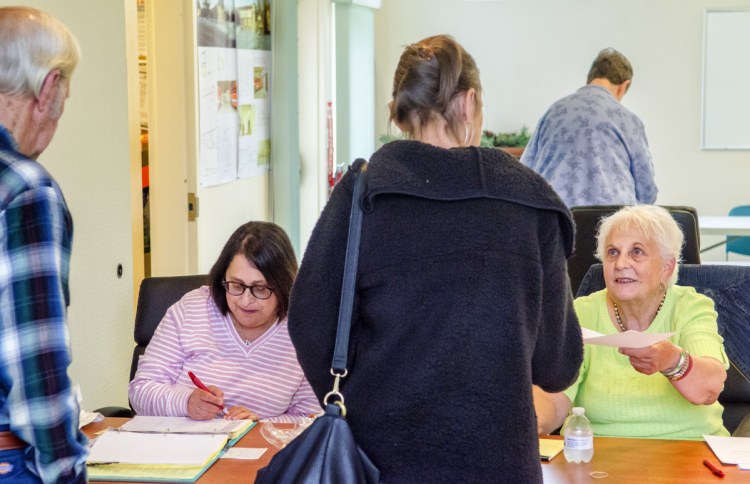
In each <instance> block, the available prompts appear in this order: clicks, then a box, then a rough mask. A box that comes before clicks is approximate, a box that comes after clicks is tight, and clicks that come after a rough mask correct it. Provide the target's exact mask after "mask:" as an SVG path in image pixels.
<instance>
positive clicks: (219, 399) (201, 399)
mask: <svg viewBox="0 0 750 484" xmlns="http://www.w3.org/2000/svg"><path fill="white" fill-rule="evenodd" d="M206 388H207V389H208V391H206V390H201V389H200V388H196V389H195V390H193V393H191V394H190V398H188V404H187V407H188V408H187V411H188V417H190V418H192V419H193V420H209V419H212V418H216V417H217V416H219V415H221V414H223V413H224V410H223V409H224V392H222V391H221V390H220V389H219V388H218V387H215V386H213V385H211V386H208V387H206Z"/></svg>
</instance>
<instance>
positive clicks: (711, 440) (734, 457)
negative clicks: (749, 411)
mask: <svg viewBox="0 0 750 484" xmlns="http://www.w3.org/2000/svg"><path fill="white" fill-rule="evenodd" d="M703 438H704V439H706V443H707V444H708V446H709V447H711V450H712V451H714V454H716V457H718V458H719V460H720V461H721V463H722V464H737V465H738V466H739V468H740V469H742V470H747V469H748V468H750V437H719V436H716V435H704V436H703Z"/></svg>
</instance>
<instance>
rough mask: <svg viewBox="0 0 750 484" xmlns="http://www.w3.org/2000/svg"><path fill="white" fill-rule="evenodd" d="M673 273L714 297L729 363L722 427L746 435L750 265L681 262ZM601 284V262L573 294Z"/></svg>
mask: <svg viewBox="0 0 750 484" xmlns="http://www.w3.org/2000/svg"><path fill="white" fill-rule="evenodd" d="M677 276H678V277H677V284H679V285H681V286H692V287H694V288H695V290H696V291H698V292H700V293H701V294H705V295H706V296H708V297H710V298H711V299H713V300H714V303H715V305H716V312H717V313H718V318H717V324H718V326H719V334H720V335H721V336H722V337H723V338H724V349H725V350H726V352H727V356H728V357H729V362H730V365H729V370H727V380H726V382H724V391H723V392H721V395H719V403H721V405H722V406H723V407H724V415H723V416H722V417H723V420H724V426H725V427H726V428H727V430H729V432H732V433H733V434H734V435H735V436H741V437H750V424H749V423H748V422H750V379H748V377H750V351H748V349H749V348H750V266H732V265H710V264H707V265H692V264H683V265H681V266H680V268H679V272H678V273H677ZM604 287H605V285H604V273H603V270H602V265H601V264H594V265H593V266H591V268H590V269H589V271H588V273H587V274H586V276H585V277H584V279H583V281H582V282H581V286H580V287H579V289H578V294H577V296H586V295H588V294H591V293H593V292H596V291H599V290H601V289H604ZM743 420H745V422H743ZM740 428H741V429H743V430H740ZM738 432H742V433H738Z"/></svg>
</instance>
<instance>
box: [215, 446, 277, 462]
mask: <svg viewBox="0 0 750 484" xmlns="http://www.w3.org/2000/svg"><path fill="white" fill-rule="evenodd" d="M267 450H268V449H252V448H249V447H232V448H231V449H229V450H227V451H226V452H224V454H222V456H221V458H222V459H243V460H258V459H260V457H261V456H262V455H263V454H265V453H266V451H267Z"/></svg>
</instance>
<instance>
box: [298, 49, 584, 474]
mask: <svg viewBox="0 0 750 484" xmlns="http://www.w3.org/2000/svg"><path fill="white" fill-rule="evenodd" d="M481 95H482V89H481V85H480V82H479V71H478V69H477V67H476V65H475V63H474V60H473V59H472V57H471V56H470V55H469V54H468V53H467V52H466V51H464V49H463V48H462V47H461V46H460V45H459V44H458V43H457V42H456V41H455V40H454V39H453V38H451V37H449V36H445V35H440V36H435V37H430V38H427V39H424V40H422V41H420V42H418V43H416V44H412V45H410V46H408V47H406V49H405V51H404V53H403V54H402V56H401V59H400V61H399V64H398V67H397V68H396V74H395V77H394V81H393V100H392V101H391V103H390V112H391V115H390V119H391V121H393V122H394V123H395V124H396V125H397V126H398V127H399V128H400V129H401V130H402V131H404V132H405V133H407V134H408V135H409V138H410V140H409V141H394V142H392V143H388V144H386V145H385V146H383V147H382V148H381V149H380V150H378V151H377V152H376V153H375V154H374V155H373V156H372V158H371V160H370V166H369V167H368V170H367V174H366V180H367V189H366V193H365V199H364V201H363V205H364V208H365V214H364V219H363V224H362V242H361V246H360V257H359V266H358V271H357V282H356V297H355V306H354V314H353V318H352V334H351V340H350V364H349V368H348V369H349V374H348V376H347V377H346V378H344V379H343V380H342V384H341V391H342V393H343V394H344V396H345V398H346V406H347V408H348V410H349V413H348V416H347V419H348V420H349V424H350V426H351V428H352V431H353V433H354V436H355V438H356V441H357V443H358V444H359V446H360V447H361V448H362V450H363V451H364V452H365V453H366V454H367V455H368V456H369V457H370V458H371V459H372V460H373V462H374V463H375V465H376V466H377V467H379V468H380V470H381V476H382V480H383V482H388V483H395V482H433V483H434V482H499V481H507V482H541V481H542V471H541V466H540V461H539V449H538V441H537V431H536V420H535V415H534V405H533V402H532V383H533V384H537V385H539V386H540V387H542V388H543V389H545V390H547V391H559V390H562V389H564V388H566V386H567V385H569V384H570V383H572V382H573V381H574V379H575V376H576V374H577V371H578V368H579V366H580V364H581V358H582V341H581V331H580V328H579V325H578V321H577V319H576V316H575V313H574V312H573V307H572V298H571V292H570V288H569V284H568V276H567V273H566V266H565V259H566V257H567V256H568V255H570V252H571V249H572V244H573V224H572V221H571V218H570V215H569V213H568V210H567V209H566V208H565V205H563V203H562V202H561V201H560V199H559V198H558V197H557V195H555V193H554V192H553V191H552V189H551V188H550V187H549V185H547V183H546V182H544V181H543V180H542V179H541V178H540V177H539V176H537V175H536V174H535V173H533V172H532V171H531V170H529V169H527V168H525V167H524V166H522V165H521V164H520V163H518V161H517V160H515V159H513V158H512V157H511V156H510V155H508V154H505V153H504V152H502V151H500V150H497V149H491V148H478V147H477V146H478V145H479V140H480V135H481V128H482V103H481ZM356 167H357V168H358V165H356ZM354 171H355V170H350V171H349V172H348V173H347V174H346V175H345V176H344V177H343V179H342V181H341V182H340V183H339V186H337V187H336V189H335V190H334V191H333V194H332V196H331V199H330V201H329V203H328V205H327V206H326V208H325V210H324V211H323V213H322V215H321V217H320V220H319V221H318V223H317V225H316V227H315V229H314V231H313V234H312V236H311V238H310V242H309V244H308V247H307V252H306V253H305V257H304V259H303V261H302V265H301V268H300V272H299V275H298V278H297V280H296V282H295V284H294V288H293V290H292V296H291V303H290V309H289V330H290V334H291V337H292V342H293V343H294V345H295V347H296V349H297V354H298V358H299V361H300V364H301V366H302V368H303V369H304V371H305V375H306V376H307V378H308V380H309V381H310V384H311V385H312V387H313V389H314V391H315V393H316V394H317V395H318V398H319V399H322V398H323V396H324V395H325V394H326V393H327V392H328V391H329V390H330V389H331V384H332V381H333V377H332V376H331V374H330V371H329V370H330V363H331V354H332V351H333V345H334V340H335V331H336V321H337V320H336V318H337V314H338V308H339V297H340V292H341V280H342V274H343V265H344V253H345V246H346V240H347V231H348V226H349V212H350V209H351V204H352V190H353V185H354V180H355V173H354Z"/></svg>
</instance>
